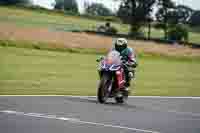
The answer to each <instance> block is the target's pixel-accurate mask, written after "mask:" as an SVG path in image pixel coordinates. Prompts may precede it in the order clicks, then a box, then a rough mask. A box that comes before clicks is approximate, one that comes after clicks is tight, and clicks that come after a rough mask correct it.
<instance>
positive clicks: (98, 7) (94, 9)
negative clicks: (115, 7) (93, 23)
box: [85, 3, 112, 16]
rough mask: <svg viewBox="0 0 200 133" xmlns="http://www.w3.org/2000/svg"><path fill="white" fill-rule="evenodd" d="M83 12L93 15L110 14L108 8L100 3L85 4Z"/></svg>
mask: <svg viewBox="0 0 200 133" xmlns="http://www.w3.org/2000/svg"><path fill="white" fill-rule="evenodd" d="M85 13H86V14H89V15H94V16H111V15H112V12H111V10H110V9H108V8H107V7H105V6H104V5H103V4H101V3H92V4H85Z"/></svg>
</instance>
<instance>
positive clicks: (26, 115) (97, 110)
mask: <svg viewBox="0 0 200 133" xmlns="http://www.w3.org/2000/svg"><path fill="white" fill-rule="evenodd" d="M0 133H200V99H199V98H196V99H195V98H194V99H193V98H159V97H157V98H152V97H132V98H129V100H128V103H127V104H124V105H117V104H115V103H114V101H112V100H111V101H109V102H108V103H107V104H105V105H102V104H98V103H97V102H96V98H95V97H68V96H60V97H55V96H54V97H51V96H49V97H42V96H40V97H39V96H34V97H32V96H27V97H9V96H4V97H0Z"/></svg>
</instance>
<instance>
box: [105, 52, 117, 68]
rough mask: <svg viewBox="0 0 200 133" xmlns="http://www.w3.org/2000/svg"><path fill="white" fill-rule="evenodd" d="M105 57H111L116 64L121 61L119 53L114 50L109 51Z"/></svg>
mask: <svg viewBox="0 0 200 133" xmlns="http://www.w3.org/2000/svg"><path fill="white" fill-rule="evenodd" d="M106 58H107V59H112V60H113V62H115V64H116V65H118V64H120V63H121V59H120V53H119V52H118V51H116V50H113V51H110V52H109V53H108V55H107V56H106Z"/></svg>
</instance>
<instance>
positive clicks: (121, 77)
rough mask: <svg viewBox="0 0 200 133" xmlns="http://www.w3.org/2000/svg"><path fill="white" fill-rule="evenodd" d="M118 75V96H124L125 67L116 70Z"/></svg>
mask: <svg viewBox="0 0 200 133" xmlns="http://www.w3.org/2000/svg"><path fill="white" fill-rule="evenodd" d="M116 76H117V89H118V91H117V95H116V96H117V97H123V93H122V89H123V88H124V84H125V79H124V75H123V69H120V70H118V71H116Z"/></svg>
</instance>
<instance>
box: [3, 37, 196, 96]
mask: <svg viewBox="0 0 200 133" xmlns="http://www.w3.org/2000/svg"><path fill="white" fill-rule="evenodd" d="M5 42H6V43H5ZM5 42H4V43H2V41H1V42H0V45H1V46H0V73H1V74H0V95H95V94H96V86H97V83H98V75H97V72H96V67H97V64H96V62H95V60H96V58H97V57H98V55H97V54H103V53H105V51H104V50H102V51H101V52H97V51H96V50H94V49H93V50H90V49H89V50H84V49H73V50H72V49H67V48H66V49H61V48H60V49H59V48H54V49H53V44H52V47H51V48H50V47H49V45H47V44H43V43H42V44H41V43H38V46H40V47H39V48H38V47H36V46H37V45H36V44H34V45H33V44H31V43H29V44H28V45H27V43H28V42H24V43H22V42H14V41H5ZM19 43H20V45H19ZM41 45H42V46H41ZM11 46H12V47H11ZM16 47H18V48H16ZM22 47H26V48H22ZM61 51H62V52H61ZM138 60H139V67H138V69H137V79H136V81H135V82H133V84H132V88H131V89H133V90H134V91H135V95H161V96H200V90H199V86H200V84H199V80H200V75H199V73H200V69H199V68H200V61H199V60H197V59H194V60H191V59H182V58H175V59H173V58H172V57H163V56H156V55H155V56H154V55H145V54H140V56H139V59H138Z"/></svg>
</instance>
